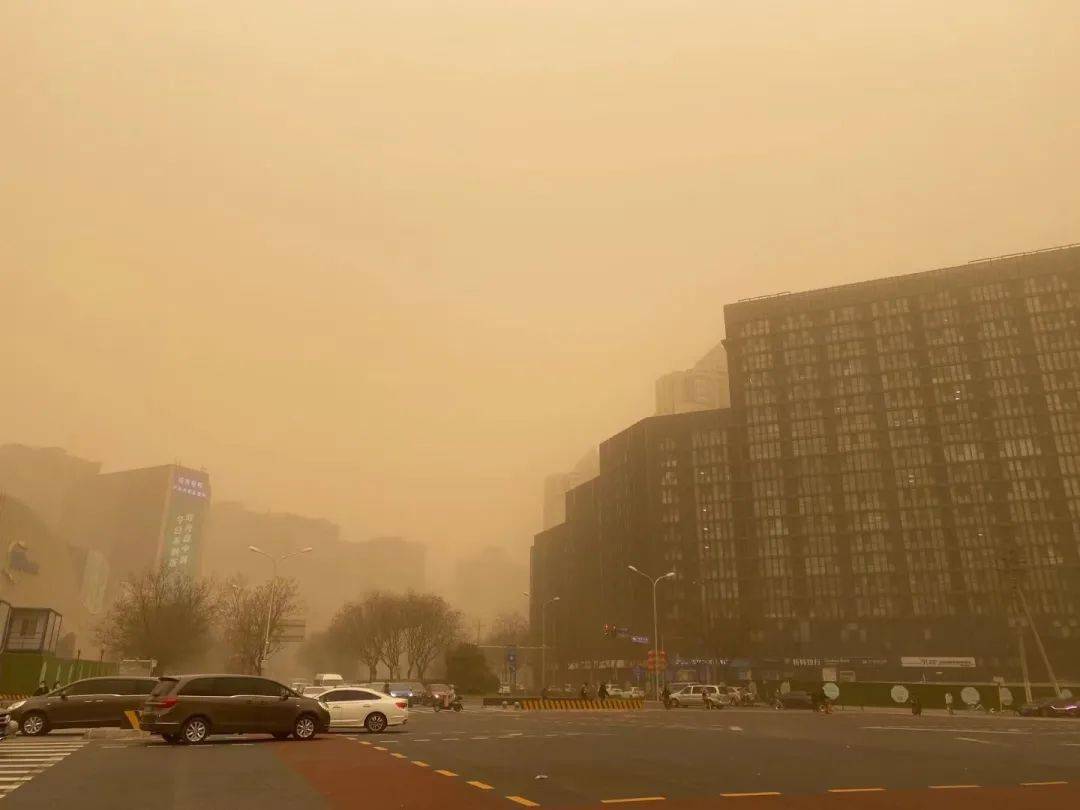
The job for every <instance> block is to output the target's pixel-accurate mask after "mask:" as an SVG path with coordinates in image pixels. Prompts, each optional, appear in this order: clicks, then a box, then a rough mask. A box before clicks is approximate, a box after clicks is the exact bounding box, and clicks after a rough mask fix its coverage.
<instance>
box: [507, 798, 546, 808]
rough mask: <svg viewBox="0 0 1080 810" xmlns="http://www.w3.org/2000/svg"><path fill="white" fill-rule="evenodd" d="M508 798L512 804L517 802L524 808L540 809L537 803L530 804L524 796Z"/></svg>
mask: <svg viewBox="0 0 1080 810" xmlns="http://www.w3.org/2000/svg"><path fill="white" fill-rule="evenodd" d="M506 798H508V799H509V800H510V801H512V802H517V803H518V804H520V805H521V806H522V807H539V806H540V805H539V804H537V803H536V802H530V801H529V800H528V799H526V798H524V797H523V796H507V797H506Z"/></svg>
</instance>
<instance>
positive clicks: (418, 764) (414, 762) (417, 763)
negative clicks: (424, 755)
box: [412, 759, 431, 768]
mask: <svg viewBox="0 0 1080 810" xmlns="http://www.w3.org/2000/svg"><path fill="white" fill-rule="evenodd" d="M412 764H413V765H417V766H419V767H421V768H429V767H431V766H430V765H428V764H427V763H426V762H421V761H420V760H418V759H414V760H413V761H412Z"/></svg>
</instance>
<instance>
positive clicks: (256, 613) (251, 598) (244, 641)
mask: <svg viewBox="0 0 1080 810" xmlns="http://www.w3.org/2000/svg"><path fill="white" fill-rule="evenodd" d="M225 585H226V586H225V588H223V589H222V592H221V596H220V601H219V616H220V618H221V623H222V636H223V639H224V641H225V644H226V647H227V648H228V650H229V653H230V660H231V662H232V663H233V664H234V665H235V666H236V667H237V668H238V669H239V670H240V671H241V672H244V673H253V674H256V675H261V674H262V671H263V665H264V664H265V662H266V659H268V658H269V657H270V656H271V655H273V654H274V653H275V652H277V651H278V650H279V649H281V644H282V640H281V639H282V635H283V634H284V629H285V628H284V623H285V619H286V618H287V617H289V616H291V615H293V614H295V613H296V611H297V609H298V607H299V598H298V591H299V587H298V586H297V583H296V580H294V579H285V578H283V577H277V578H275V579H272V580H269V581H268V582H264V583H262V584H259V585H254V586H251V585H248V584H247V583H246V582H245V581H244V579H243V578H242V577H233V578H232V579H230V580H229V581H228V582H227V583H226V584H225Z"/></svg>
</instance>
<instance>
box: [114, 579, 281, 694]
mask: <svg viewBox="0 0 1080 810" xmlns="http://www.w3.org/2000/svg"><path fill="white" fill-rule="evenodd" d="M299 607H300V601H299V597H298V588H297V584H296V581H295V580H292V579H284V578H281V577H278V578H276V579H273V580H269V581H266V582H262V583H259V584H254V585H252V584H248V583H247V582H246V581H245V580H244V579H243V578H242V577H233V578H231V579H228V580H226V581H224V582H217V581H215V580H213V579H208V578H194V577H191V576H188V575H187V574H183V573H179V572H176V571H171V570H169V569H168V568H159V569H151V570H148V571H145V572H144V573H143V574H142V575H140V576H138V577H136V578H135V579H134V580H132V581H130V582H128V583H125V587H124V589H123V591H122V592H121V594H120V596H119V598H118V599H117V600H116V601H115V602H113V604H112V605H111V607H110V608H109V611H108V612H107V613H106V615H105V618H104V620H103V621H102V622H101V624H100V625H99V626H98V641H99V642H100V644H101V646H102V647H104V648H105V649H106V650H109V651H110V653H112V654H114V655H117V656H119V657H121V658H153V659H155V660H157V662H158V670H159V671H161V672H165V671H170V670H174V669H175V668H177V667H183V666H193V665H196V664H213V663H214V662H212V661H211V660H210V659H211V658H212V657H213V653H214V652H216V653H217V654H219V655H220V656H221V657H222V658H224V659H225V661H224V663H225V665H226V666H227V667H228V668H229V669H232V670H235V671H238V672H243V673H248V674H261V673H262V668H263V663H264V655H265V656H266V657H269V656H270V655H272V654H273V653H274V652H275V651H276V650H278V649H280V647H281V644H282V636H283V634H284V633H283V631H284V620H285V618H286V617H288V616H290V615H292V614H294V613H296V612H297V610H298V609H299ZM267 616H269V619H270V625H269V643H267V638H268V637H267Z"/></svg>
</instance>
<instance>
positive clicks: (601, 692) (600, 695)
mask: <svg viewBox="0 0 1080 810" xmlns="http://www.w3.org/2000/svg"><path fill="white" fill-rule="evenodd" d="M596 697H597V699H598V700H607V699H608V691H607V684H606V683H601V684H600V688H599V689H598V690H597V691H596Z"/></svg>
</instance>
